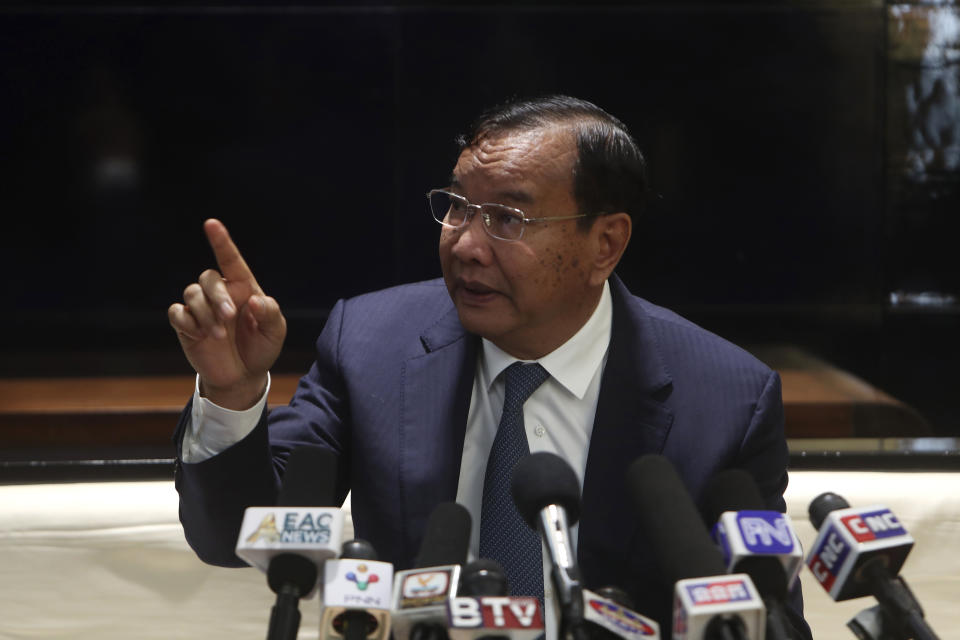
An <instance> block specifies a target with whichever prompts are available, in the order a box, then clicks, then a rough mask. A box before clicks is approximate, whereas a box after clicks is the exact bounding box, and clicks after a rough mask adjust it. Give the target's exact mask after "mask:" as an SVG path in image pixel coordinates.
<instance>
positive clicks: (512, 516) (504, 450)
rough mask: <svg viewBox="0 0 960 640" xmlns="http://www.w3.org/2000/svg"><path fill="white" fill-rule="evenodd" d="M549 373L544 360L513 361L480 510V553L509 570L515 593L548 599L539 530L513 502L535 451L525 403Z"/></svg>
mask: <svg viewBox="0 0 960 640" xmlns="http://www.w3.org/2000/svg"><path fill="white" fill-rule="evenodd" d="M548 377H550V374H549V373H547V370H546V369H544V368H543V367H541V366H540V365H539V364H524V363H522V362H514V363H513V364H512V365H510V366H509V367H507V370H506V388H505V390H504V399H503V414H502V415H501V417H500V426H498V427H497V436H496V437H495V438H494V440H493V447H492V448H491V449H490V457H489V458H488V459H487V471H486V474H485V475H484V478H483V505H482V507H481V511H480V557H481V558H489V559H491V560H496V561H497V562H499V563H500V565H501V566H502V567H503V570H504V571H505V572H506V574H507V581H508V582H509V584H510V595H515V596H516V595H521V596H536V597H538V598H540V601H541V602H543V556H542V552H541V548H540V534H539V532H537V531H534V530H533V529H531V528H530V527H528V526H527V523H526V522H524V521H523V518H522V517H521V516H520V513H519V512H518V511H517V508H516V507H515V506H514V504H513V497H512V496H511V495H510V481H511V479H512V478H513V468H514V467H515V466H516V464H517V462H519V461H520V459H521V458H523V457H525V456H527V455H529V454H530V445H529V444H527V434H526V431H525V430H524V428H523V403H524V402H526V401H527V398H529V397H530V394H532V393H533V392H534V391H535V390H536V389H537V387H539V386H540V385H541V384H543V381H544V380H546V379H547V378H548Z"/></svg>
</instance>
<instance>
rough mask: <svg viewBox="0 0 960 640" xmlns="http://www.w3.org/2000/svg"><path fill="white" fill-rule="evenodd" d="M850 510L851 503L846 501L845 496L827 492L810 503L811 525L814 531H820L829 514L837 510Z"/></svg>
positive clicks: (808, 510) (808, 509) (808, 511)
mask: <svg viewBox="0 0 960 640" xmlns="http://www.w3.org/2000/svg"><path fill="white" fill-rule="evenodd" d="M848 508H850V503H849V502H847V501H846V500H844V499H843V496H839V495H837V494H835V493H833V492H831V491H827V492H825V493H821V494H820V495H818V496H817V497H816V498H814V499H813V500H811V501H810V506H809V507H808V508H807V513H808V514H809V515H810V524H812V525H813V528H814V529H816V530H817V531H819V530H820V525H822V524H823V521H824V519H825V518H826V517H827V514H828V513H830V512H831V511H836V510H837V509H848Z"/></svg>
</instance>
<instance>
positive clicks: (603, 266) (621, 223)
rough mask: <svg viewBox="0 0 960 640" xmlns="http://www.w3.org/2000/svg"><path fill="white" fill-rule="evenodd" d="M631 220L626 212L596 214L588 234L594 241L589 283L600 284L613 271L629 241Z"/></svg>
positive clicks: (631, 226)
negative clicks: (591, 271)
mask: <svg viewBox="0 0 960 640" xmlns="http://www.w3.org/2000/svg"><path fill="white" fill-rule="evenodd" d="M632 231H633V220H631V218H630V215H629V214H627V213H623V212H620V213H608V214H606V215H602V216H597V219H596V221H594V223H593V227H592V228H591V229H590V235H591V236H592V238H593V242H594V261H593V275H592V276H591V284H593V285H595V286H599V285H602V284H603V282H604V281H605V280H606V279H607V278H608V277H610V274H611V273H613V270H614V268H615V267H616V266H617V263H618V262H620V258H621V257H622V256H623V252H624V251H626V249H627V244H628V243H629V242H630V234H631V232H632Z"/></svg>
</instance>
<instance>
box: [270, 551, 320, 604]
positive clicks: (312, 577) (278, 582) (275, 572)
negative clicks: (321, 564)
mask: <svg viewBox="0 0 960 640" xmlns="http://www.w3.org/2000/svg"><path fill="white" fill-rule="evenodd" d="M267 584H268V585H270V589H271V590H272V591H273V592H274V593H280V589H282V588H283V587H284V585H292V586H293V587H294V588H295V589H296V591H297V597H298V598H302V597H303V596H305V595H306V594H308V593H310V592H311V591H313V587H314V585H316V584H317V565H316V563H314V562H313V561H312V560H310V559H309V558H307V557H306V556H301V555H299V554H296V553H281V554H279V555H276V556H274V557H272V558H270V566H269V567H268V568H267Z"/></svg>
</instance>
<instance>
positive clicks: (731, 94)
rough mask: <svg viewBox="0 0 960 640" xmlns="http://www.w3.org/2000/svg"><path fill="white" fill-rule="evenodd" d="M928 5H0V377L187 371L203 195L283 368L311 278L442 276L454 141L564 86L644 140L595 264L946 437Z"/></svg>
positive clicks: (940, 169) (943, 104)
mask: <svg viewBox="0 0 960 640" xmlns="http://www.w3.org/2000/svg"><path fill="white" fill-rule="evenodd" d="M947 10H948V11H950V9H949V7H947ZM925 11H927V9H926V8H925V7H924V6H922V5H908V4H901V5H889V6H888V5H884V4H883V3H880V2H822V3H816V2H815V3H810V2H795V3H789V2H782V3H776V2H774V3H755V4H754V3H737V4H729V5H722V4H718V5H712V4H710V5H700V4H689V3H664V4H655V3H617V4H613V5H606V6H602V7H593V6H589V5H586V4H584V5H577V4H573V3H566V4H564V3H561V4H558V5H555V6H550V7H546V6H544V7H540V6H538V7H533V6H529V7H522V6H521V7H512V6H508V5H499V6H498V5H486V6H482V7H479V6H478V7H473V8H469V7H468V8H453V7H445V6H442V5H435V6H416V7H415V6H405V5H403V4H399V5H392V6H377V5H372V4H361V5H354V4H346V3H340V4H338V3H317V4H310V5H302V6H299V7H296V8H278V7H267V6H262V7H258V6H255V5H230V6H219V7H212V8H211V7H208V8H206V9H198V8H194V7H192V6H190V5H185V4H169V5H162V6H154V7H128V6H125V5H123V4H115V5H112V6H107V7H105V8H104V7H100V8H96V9H92V8H91V9H78V8H69V9H65V8H56V7H46V8H29V9H25V8H16V7H8V8H6V9H0V149H2V154H0V176H2V178H0V212H2V227H0V267H2V270H3V271H2V272H3V273H4V274H5V275H6V280H7V286H6V287H5V288H4V289H5V291H4V294H3V302H2V303H0V308H2V309H3V312H2V314H0V358H2V362H0V375H2V376H8V377H9V376H24V375H46V376H49V375H102V374H130V375H136V374H146V373H161V372H183V371H187V370H188V368H187V365H186V363H185V362H184V361H183V360H182V356H181V355H180V353H179V349H178V347H177V344H176V340H175V337H174V336H173V334H172V331H171V330H170V329H169V326H168V325H167V323H166V313H165V310H166V307H167V306H168V305H169V304H170V303H171V302H173V301H175V300H177V299H179V297H180V295H181V292H182V290H183V288H184V286H186V285H187V284H188V283H189V282H191V281H193V280H194V279H195V278H196V277H197V275H198V274H199V273H200V272H201V271H202V270H203V269H205V268H207V267H208V266H212V257H211V255H210V253H209V249H208V248H207V247H206V245H205V241H204V239H203V235H202V231H201V223H202V221H203V219H205V218H206V217H209V216H216V217H219V218H221V219H223V220H224V221H225V222H226V224H227V225H228V228H230V229H231V231H232V233H233V235H234V238H235V240H236V241H237V243H238V244H239V246H240V248H241V250H242V251H243V252H244V255H245V256H246V258H247V260H248V262H249V263H250V264H251V266H252V267H253V269H254V272H255V273H256V274H257V276H258V278H259V280H260V282H261V284H262V285H263V286H264V288H265V289H266V290H267V291H268V292H269V293H271V294H272V295H274V296H276V297H277V298H278V300H279V301H280V302H281V304H282V305H283V306H284V309H285V311H286V313H287V315H288V318H289V320H290V326H291V332H290V337H289V338H288V342H287V344H288V348H287V350H286V352H285V355H284V356H283V360H282V361H281V363H280V365H279V367H280V368H282V369H285V370H289V371H299V370H303V369H305V367H306V366H307V364H308V363H309V360H310V347H311V344H312V340H313V338H314V337H315V335H316V333H317V332H318V331H319V329H320V328H321V327H322V325H323V321H324V318H325V316H326V312H327V310H328V309H329V308H330V306H331V305H332V304H333V302H334V301H335V300H336V299H337V298H338V297H342V296H347V295H352V294H357V293H361V292H363V291H367V290H371V289H375V288H381V287H385V286H389V285H392V284H396V283H400V282H405V281H410V280H415V279H422V278H429V277H435V276H437V275H439V264H438V261H437V259H436V247H435V245H436V240H437V234H438V227H437V225H436V223H434V222H433V221H432V220H431V219H430V217H429V214H428V212H427V210H426V203H425V200H424V196H423V194H424V193H425V192H426V191H427V189H429V188H431V187H436V186H442V185H444V184H445V182H446V179H447V176H448V174H449V171H450V169H451V167H452V165H453V161H454V158H455V154H456V149H455V146H454V143H453V139H454V137H455V135H456V133H458V132H459V131H460V130H461V129H462V128H463V127H464V126H465V125H466V123H467V122H468V121H469V120H470V119H472V118H473V117H474V116H475V115H477V113H478V112H479V111H480V110H481V109H482V108H484V107H486V106H489V105H491V104H494V103H497V102H499V101H501V100H503V99H505V98H507V97H510V96H513V95H533V94H539V93H545V92H563V93H569V94H573V95H577V96H580V97H584V98H587V99H590V100H592V101H595V102H596V103H598V104H599V105H601V106H603V107H604V108H606V109H607V110H609V111H610V112H612V113H613V114H615V115H617V116H618V117H620V118H621V119H622V120H624V121H625V122H626V123H627V124H628V126H629V127H630V128H631V130H632V131H633V133H634V134H635V136H636V137H637V139H638V140H639V142H640V144H641V146H642V147H643V148H644V149H645V150H646V152H647V154H648V157H649V162H650V167H651V174H652V179H653V187H654V190H655V193H656V198H655V199H654V201H653V202H652V205H651V209H650V211H649V212H648V214H647V216H646V217H645V218H644V219H643V220H640V221H639V224H638V226H637V230H636V233H635V240H634V243H633V246H632V247H631V249H630V252H629V254H628V256H627V258H626V259H625V260H624V263H623V265H622V267H621V268H620V270H619V271H620V274H621V276H623V277H624V279H625V280H626V281H627V282H628V284H629V285H630V286H631V288H632V289H633V290H634V291H635V292H637V293H639V294H641V295H643V296H645V297H647V298H650V299H651V300H653V301H655V302H658V303H660V304H664V305H667V306H670V307H673V308H675V309H677V310H678V311H680V312H681V313H685V314H686V315H688V316H690V317H692V318H693V319H694V320H696V321H698V322H700V323H701V324H703V325H705V326H707V327H708V328H710V329H712V330H714V331H717V332H718V333H720V334H721V335H724V336H727V337H729V338H732V339H734V340H735V341H738V342H740V343H741V344H745V345H747V346H756V345H771V344H792V345H797V346H799V347H802V348H803V349H805V350H807V351H809V352H810V353H812V354H814V355H816V356H818V357H820V358H823V359H825V360H827V361H829V362H831V363H834V364H836V365H837V366H839V367H842V368H845V369H847V370H849V371H852V372H853V373H855V374H857V375H859V376H861V377H863V378H864V379H866V380H868V381H869V382H870V383H871V384H873V385H875V386H877V387H879V388H881V389H883V390H885V391H887V392H888V393H890V394H892V395H894V396H896V397H898V398H900V399H902V400H904V401H905V402H908V403H910V404H912V405H913V406H915V407H916V408H917V409H918V410H919V411H920V412H921V413H922V414H923V415H924V416H925V417H926V418H927V419H928V420H929V421H930V422H931V423H932V424H933V426H934V428H935V430H936V431H937V432H938V433H940V434H944V435H948V434H953V435H960V411H958V408H957V402H956V400H955V398H956V396H957V388H958V384H957V383H958V381H960V375H958V374H957V367H958V366H960V338H958V335H960V306H958V305H957V303H956V300H955V299H953V298H951V296H955V295H956V294H957V293H958V292H960V258H958V254H957V251H956V249H955V244H956V238H957V237H958V231H960V224H958V222H957V214H958V213H960V199H958V191H960V189H958V188H957V185H958V183H960V177H958V176H960V161H958V163H953V160H951V158H953V156H952V155H951V154H953V153H955V152H956V155H957V157H958V158H960V146H958V145H960V100H958V99H957V86H958V84H960V73H958V69H960V66H958V64H960V62H958V60H960V57H953V58H951V56H950V55H949V54H950V52H951V51H958V50H960V49H958V48H957V43H956V42H955V41H954V42H953V44H951V43H950V41H948V42H947V43H946V45H944V47H945V49H944V50H945V51H946V53H944V55H943V56H941V58H936V59H931V58H929V56H928V57H924V52H925V51H926V50H925V49H924V48H923V47H920V48H919V49H916V47H914V49H916V50H914V49H910V47H909V46H906V45H903V42H904V37H905V36H903V35H902V34H903V33H904V28H903V25H904V24H906V25H907V30H908V31H909V30H910V29H913V31H910V33H913V34H914V35H915V36H916V37H914V40H910V42H914V41H915V40H916V41H919V40H918V38H919V39H922V38H923V37H928V36H929V35H930V34H929V28H928V30H927V32H923V24H927V23H928V22H929V21H927V22H926V23H925V22H924V20H926V17H925V16H926V14H924V12H925ZM904 16H907V17H908V18H910V19H909V20H907V19H905V18H904ZM905 20H906V21H905ZM918 25H919V26H918ZM917 30H919V31H917ZM915 32H916V33H919V35H916V33H915ZM891 34H892V35H891ZM911 37H913V36H911ZM928 39H929V37H928ZM907 44H909V42H908V43H907ZM901 45H903V46H901ZM951 47H953V49H951ZM931 60H933V61H932V62H931ZM938 61H939V62H938ZM937 65H939V66H937ZM938 78H939V79H940V85H939V89H938V88H937V79H938ZM938 91H939V93H938ZM911 96H912V97H911ZM924 101H926V102H924ZM918 105H919V106H918ZM923 105H927V106H926V107H924V106H923ZM924 109H926V111H924ZM930 114H933V115H930ZM931 119H932V120H931ZM931 121H933V122H934V124H935V125H936V126H934V127H933V128H934V129H935V131H934V134H932V137H931V135H927V136H926V137H924V135H926V134H925V132H926V131H927V129H930V128H931V127H930V126H927V125H929V124H930V122H931ZM925 127H926V128H925ZM937 127H939V128H937ZM917 140H919V142H917ZM925 145H926V146H925ZM930 149H932V151H931V153H933V156H930V154H927V155H924V153H925V150H930ZM937 153H939V154H940V155H937ZM917 158H920V160H918V159H917ZM924 158H926V160H924ZM931 158H932V159H931ZM921 292H933V293H935V294H936V295H934V296H927V297H925V298H922V297H921V298H918V297H917V296H916V295H912V294H918V293H921ZM891 293H896V294H897V297H891ZM905 294H906V295H905ZM904 299H906V300H907V301H908V302H907V303H906V304H904V302H903V300H904ZM891 301H895V302H898V303H897V304H893V303H892V302H891ZM923 302H927V303H929V302H934V303H936V304H922V303H923Z"/></svg>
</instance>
